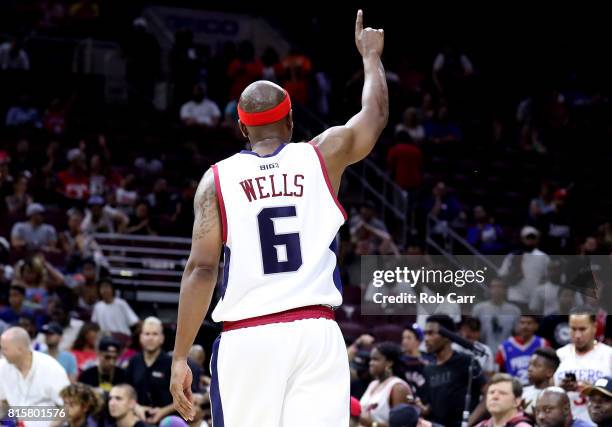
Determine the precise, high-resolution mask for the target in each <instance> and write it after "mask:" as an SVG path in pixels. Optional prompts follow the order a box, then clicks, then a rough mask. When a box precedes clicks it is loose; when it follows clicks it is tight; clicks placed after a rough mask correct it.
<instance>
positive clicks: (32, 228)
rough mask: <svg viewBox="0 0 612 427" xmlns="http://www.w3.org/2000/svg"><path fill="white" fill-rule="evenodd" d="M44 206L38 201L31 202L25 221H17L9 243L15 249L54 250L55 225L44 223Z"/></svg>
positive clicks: (55, 241) (55, 243)
mask: <svg viewBox="0 0 612 427" xmlns="http://www.w3.org/2000/svg"><path fill="white" fill-rule="evenodd" d="M44 213H45V208H44V206H43V205H41V204H40V203H31V204H30V205H29V206H28V207H27V209H26V215H27V217H28V220H27V221H24V222H18V223H16V224H15V225H14V226H13V229H12V230H11V245H12V247H13V248H14V249H17V250H26V251H30V252H32V251H40V250H47V251H54V250H55V248H56V245H57V232H56V231H55V227H53V226H52V225H50V224H45V222H44V217H43V214H44Z"/></svg>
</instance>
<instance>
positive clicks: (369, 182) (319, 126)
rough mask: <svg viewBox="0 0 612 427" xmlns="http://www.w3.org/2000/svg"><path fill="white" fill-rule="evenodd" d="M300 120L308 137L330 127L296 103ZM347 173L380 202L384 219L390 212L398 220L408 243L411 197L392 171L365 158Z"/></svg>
mask: <svg viewBox="0 0 612 427" xmlns="http://www.w3.org/2000/svg"><path fill="white" fill-rule="evenodd" d="M294 109H295V110H297V113H298V114H299V118H300V120H298V122H300V131H301V132H302V133H304V135H305V138H306V139H307V140H308V139H312V138H314V137H315V136H316V135H318V134H320V133H321V132H323V131H325V130H326V129H328V128H329V127H330V125H329V124H327V123H326V122H325V121H323V119H321V118H320V117H319V116H317V115H316V114H315V113H314V112H312V111H311V110H310V109H308V108H306V107H304V106H301V105H296V106H294ZM346 170H347V173H348V175H350V177H351V178H353V179H355V180H356V181H357V182H358V183H359V185H360V187H361V200H362V201H365V200H366V199H372V200H375V201H377V202H378V203H380V206H381V208H382V211H381V215H382V219H383V220H386V219H387V217H388V216H389V215H391V216H392V217H393V218H394V219H395V221H397V223H398V224H399V228H400V230H399V233H398V234H399V236H400V238H399V241H398V243H399V244H400V245H402V246H403V245H405V243H406V239H407V235H408V231H409V230H408V218H409V217H410V215H409V212H408V211H409V209H410V203H409V202H410V200H409V196H408V193H407V192H406V191H404V189H402V188H401V187H400V186H399V185H397V184H396V183H395V182H394V181H393V180H392V179H391V177H390V176H389V174H388V173H387V172H386V171H384V170H383V169H381V168H380V167H378V165H377V164H376V163H374V162H373V161H372V160H370V159H368V158H365V159H363V160H362V161H361V162H359V163H358V164H356V165H352V166H350V167H348V168H347V169H346Z"/></svg>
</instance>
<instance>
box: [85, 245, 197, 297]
mask: <svg viewBox="0 0 612 427" xmlns="http://www.w3.org/2000/svg"><path fill="white" fill-rule="evenodd" d="M94 238H95V239H96V241H97V242H98V244H99V246H100V249H101V250H102V252H103V253H104V255H105V258H106V260H107V261H108V266H109V272H110V275H111V277H112V279H113V283H115V284H117V285H119V287H120V288H121V290H122V291H123V292H124V293H123V295H124V297H126V299H128V300H134V301H138V302H146V303H152V304H153V305H157V304H159V303H163V304H176V303H178V298H179V292H178V291H179V288H180V283H181V277H182V274H183V269H184V267H185V265H186V263H187V258H188V257H189V250H190V247H191V239H188V238H184V237H165V236H134V235H129V234H109V233H98V234H95V235H94Z"/></svg>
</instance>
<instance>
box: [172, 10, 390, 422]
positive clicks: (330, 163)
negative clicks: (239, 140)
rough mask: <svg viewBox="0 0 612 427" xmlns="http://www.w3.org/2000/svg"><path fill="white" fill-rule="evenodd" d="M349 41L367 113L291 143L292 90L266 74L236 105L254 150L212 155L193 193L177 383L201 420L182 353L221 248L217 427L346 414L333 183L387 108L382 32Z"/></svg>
mask: <svg viewBox="0 0 612 427" xmlns="http://www.w3.org/2000/svg"><path fill="white" fill-rule="evenodd" d="M355 42H356V44H357V49H358V50H359V53H360V54H361V56H362V59H363V65H364V74H365V75H364V79H365V80H364V88H363V96H362V108H361V111H360V112H359V113H358V114H357V115H355V116H354V117H353V118H351V119H350V120H349V121H348V122H347V124H346V125H345V126H338V127H333V128H330V129H328V130H327V131H326V132H324V133H323V134H321V135H319V136H318V137H316V138H315V139H314V140H313V141H311V142H310V143H302V144H290V143H289V142H290V141H291V135H292V129H293V119H292V113H291V101H290V99H289V94H288V93H287V92H285V91H284V90H283V89H282V88H280V87H279V86H277V85H275V84H273V83H271V82H266V81H258V82H255V83H253V84H251V85H250V86H248V87H247V88H246V89H245V90H244V92H243V93H242V95H241V97H240V100H239V103H238V113H239V118H240V122H239V125H240V129H241V131H242V133H243V135H244V136H245V137H247V138H248V139H249V141H250V144H251V147H252V151H246V150H243V151H242V152H240V153H237V154H235V155H234V156H232V157H229V158H228V159H225V160H223V161H221V162H219V163H218V164H216V165H213V166H212V168H211V169H210V170H209V171H207V172H206V173H205V175H204V177H203V178H202V181H201V182H200V185H199V187H198V190H197V192H196V196H195V201H194V204H195V222H194V226H193V242H192V248H191V254H190V257H189V260H188V262H187V265H186V267H185V272H184V274H183V279H182V283H181V295H180V301H179V313H178V325H177V334H176V342H175V347H174V361H173V366H172V380H171V386H170V388H171V391H172V395H173V397H174V404H175V407H176V409H177V411H178V412H179V413H180V414H181V415H182V416H183V417H184V418H186V419H193V416H194V407H193V403H192V402H191V394H190V391H189V390H190V383H191V373H190V372H189V368H188V366H187V362H186V359H187V355H188V353H189V349H190V347H191V345H192V344H193V341H194V338H195V336H196V333H197V332H198V329H199V328H200V325H201V324H202V320H203V318H204V315H205V313H206V311H207V309H208V306H209V303H210V300H211V296H212V293H213V290H214V287H215V283H216V280H217V270H218V261H219V257H220V253H221V249H223V255H224V272H223V283H222V285H221V289H220V292H221V300H220V301H219V303H218V305H217V306H216V308H215V310H214V311H213V314H212V316H213V319H214V320H215V321H217V322H223V332H222V334H221V336H220V337H219V338H217V340H216V341H215V343H214V345H213V353H212V356H211V374H212V380H211V388H210V397H211V406H212V415H213V425H214V427H223V426H227V427H242V426H244V427H252V426H267V427H273V426H290V427H306V426H317V427H338V426H344V425H348V423H349V366H348V357H347V353H346V347H345V344H344V340H343V338H342V334H341V332H340V329H339V328H338V325H337V324H336V323H335V321H334V314H333V310H332V308H331V307H336V306H339V305H340V304H341V303H342V294H341V284H340V280H339V276H340V275H339V272H338V270H337V268H336V255H335V253H334V246H335V245H334V239H335V236H336V234H337V232H338V229H339V228H340V226H341V225H342V224H343V223H344V221H345V220H346V213H345V212H344V210H343V209H342V207H341V205H340V203H339V202H338V199H337V197H336V193H337V191H338V188H339V186H340V180H341V177H342V173H343V172H344V169H345V168H346V167H347V166H349V165H350V164H352V163H355V162H358V161H360V160H362V159H363V158H364V157H366V156H367V155H368V154H369V153H370V151H371V150H372V148H373V147H374V144H375V143H376V141H377V139H378V138H379V136H380V134H381V132H382V130H383V128H384V127H385V125H386V123H387V118H388V92H387V85H386V81H385V71H384V68H383V65H382V63H381V60H380V56H381V53H382V50H383V43H384V34H383V31H382V30H375V29H372V28H366V29H364V28H363V14H362V12H361V11H359V12H358V13H357V19H356V22H355Z"/></svg>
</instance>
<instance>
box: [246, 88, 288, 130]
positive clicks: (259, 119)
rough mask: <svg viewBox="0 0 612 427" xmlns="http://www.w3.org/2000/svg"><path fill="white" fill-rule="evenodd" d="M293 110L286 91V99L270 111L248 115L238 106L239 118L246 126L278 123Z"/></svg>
mask: <svg viewBox="0 0 612 427" xmlns="http://www.w3.org/2000/svg"><path fill="white" fill-rule="evenodd" d="M290 110H291V98H290V97H289V93H288V92H287V91H285V99H283V100H282V102H281V103H280V104H278V105H277V106H276V107H272V108H270V109H269V110H265V111H259V112H257V113H248V112H246V111H244V110H243V109H242V108H241V107H240V104H238V117H239V118H240V121H241V122H242V123H244V124H245V125H246V126H263V125H269V124H270V123H274V122H278V121H279V120H280V119H282V118H283V117H285V116H286V115H287V114H289V111H290Z"/></svg>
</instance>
